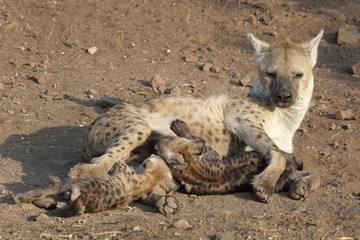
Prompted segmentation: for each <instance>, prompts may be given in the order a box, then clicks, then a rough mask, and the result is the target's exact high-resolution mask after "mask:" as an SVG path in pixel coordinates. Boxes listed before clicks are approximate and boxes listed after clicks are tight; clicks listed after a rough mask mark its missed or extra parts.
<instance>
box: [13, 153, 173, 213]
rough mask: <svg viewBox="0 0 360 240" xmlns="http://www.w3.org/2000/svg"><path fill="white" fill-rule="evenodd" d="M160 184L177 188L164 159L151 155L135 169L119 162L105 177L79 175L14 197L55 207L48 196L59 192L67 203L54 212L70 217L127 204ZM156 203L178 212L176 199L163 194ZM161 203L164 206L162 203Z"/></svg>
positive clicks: (169, 211) (39, 205)
mask: <svg viewBox="0 0 360 240" xmlns="http://www.w3.org/2000/svg"><path fill="white" fill-rule="evenodd" d="M157 187H161V188H162V189H165V190H166V191H167V192H168V193H169V192H171V191H173V190H175V189H177V188H178V184H177V183H176V182H174V181H173V179H172V176H171V173H170V170H169V168H168V166H167V165H166V163H165V162H164V160H163V159H161V158H160V157H159V156H156V155H151V156H150V157H149V158H147V159H146V160H145V161H144V163H143V164H142V165H140V166H139V167H138V168H137V169H136V170H133V169H132V168H131V167H129V166H128V165H127V164H126V163H123V162H118V163H116V164H115V165H114V167H113V170H112V173H111V174H109V175H107V176H105V177H102V178H87V177H82V178H76V179H69V180H67V181H65V182H60V183H55V184H53V185H51V186H49V187H44V188H38V189H35V190H31V191H28V192H26V193H20V194H17V195H15V196H14V197H13V199H14V201H15V203H21V202H27V203H33V204H35V205H36V206H38V207H41V208H47V209H49V208H54V207H56V204H57V203H56V201H55V200H54V198H52V197H48V196H49V195H59V197H60V199H62V200H65V201H66V202H67V205H66V206H65V207H63V208H59V209H56V210H55V212H54V213H55V215H58V216H62V217H70V216H75V215H78V214H83V213H84V212H99V211H103V210H109V209H115V208H120V207H125V206H127V205H128V204H129V203H131V202H132V201H133V200H135V199H138V198H141V197H143V196H144V195H145V194H146V193H148V192H151V191H154V189H156V188H157ZM156 200H158V201H157V202H154V203H153V205H155V206H157V207H158V208H159V211H160V212H163V211H162V208H166V209H167V213H175V212H176V211H178V210H179V209H178V204H177V201H176V199H174V198H172V197H169V196H162V199H156ZM160 204H161V205H160Z"/></svg>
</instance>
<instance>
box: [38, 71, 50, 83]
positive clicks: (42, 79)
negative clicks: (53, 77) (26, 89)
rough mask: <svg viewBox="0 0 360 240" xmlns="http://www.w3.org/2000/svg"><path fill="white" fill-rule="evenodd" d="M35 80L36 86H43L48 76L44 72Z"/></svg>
mask: <svg viewBox="0 0 360 240" xmlns="http://www.w3.org/2000/svg"><path fill="white" fill-rule="evenodd" d="M35 79H36V82H37V83H38V84H45V83H47V82H48V81H49V74H48V73H47V72H45V73H44V74H43V75H42V76H41V77H39V78H35Z"/></svg>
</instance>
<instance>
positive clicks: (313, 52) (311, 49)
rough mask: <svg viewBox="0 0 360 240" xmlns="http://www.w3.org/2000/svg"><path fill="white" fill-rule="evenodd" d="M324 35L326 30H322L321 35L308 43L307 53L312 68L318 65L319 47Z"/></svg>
mask: <svg viewBox="0 0 360 240" xmlns="http://www.w3.org/2000/svg"><path fill="white" fill-rule="evenodd" d="M323 34H324V30H321V31H320V33H319V34H318V35H317V36H316V37H315V38H314V39H312V40H310V41H309V42H308V43H306V51H307V52H308V54H309V58H310V63H311V65H312V67H314V66H315V64H316V60H317V51H318V46H319V43H320V40H321V38H322V36H323Z"/></svg>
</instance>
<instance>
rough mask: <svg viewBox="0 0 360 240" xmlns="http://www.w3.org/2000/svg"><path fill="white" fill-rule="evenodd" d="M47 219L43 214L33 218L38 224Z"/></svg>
mask: <svg viewBox="0 0 360 240" xmlns="http://www.w3.org/2000/svg"><path fill="white" fill-rule="evenodd" d="M48 219H49V216H48V215H46V214H45V213H40V215H39V216H37V217H35V220H36V221H38V222H41V221H46V220H48Z"/></svg>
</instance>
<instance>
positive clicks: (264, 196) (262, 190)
mask: <svg viewBox="0 0 360 240" xmlns="http://www.w3.org/2000/svg"><path fill="white" fill-rule="evenodd" d="M252 189H253V191H254V193H255V195H256V197H257V199H259V201H260V202H264V203H269V202H271V200H272V195H273V193H274V186H273V185H272V184H270V183H269V182H267V181H261V180H260V179H257V180H256V181H254V182H253V184H252Z"/></svg>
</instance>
